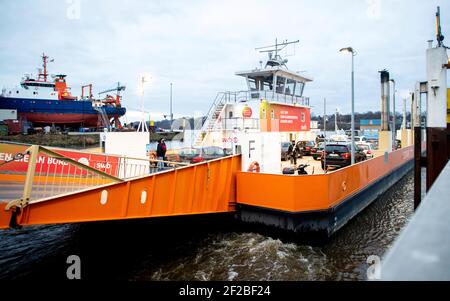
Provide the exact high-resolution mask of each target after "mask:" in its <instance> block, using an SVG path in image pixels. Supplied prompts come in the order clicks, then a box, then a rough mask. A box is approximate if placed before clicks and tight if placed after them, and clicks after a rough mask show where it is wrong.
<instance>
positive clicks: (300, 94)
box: [295, 82, 305, 96]
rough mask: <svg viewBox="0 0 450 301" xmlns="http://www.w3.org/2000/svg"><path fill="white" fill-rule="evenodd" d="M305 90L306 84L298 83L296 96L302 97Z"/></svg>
mask: <svg viewBox="0 0 450 301" xmlns="http://www.w3.org/2000/svg"><path fill="white" fill-rule="evenodd" d="M304 88H305V83H302V82H297V83H296V85H295V96H302V95H303V89H304Z"/></svg>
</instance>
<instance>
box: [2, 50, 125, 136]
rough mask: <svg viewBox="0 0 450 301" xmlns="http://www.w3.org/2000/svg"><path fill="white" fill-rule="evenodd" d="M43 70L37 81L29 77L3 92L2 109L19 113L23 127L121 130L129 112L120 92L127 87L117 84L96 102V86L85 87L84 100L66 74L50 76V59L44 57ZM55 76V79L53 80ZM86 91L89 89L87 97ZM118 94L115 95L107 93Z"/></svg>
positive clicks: (39, 71)
mask: <svg viewBox="0 0 450 301" xmlns="http://www.w3.org/2000/svg"><path fill="white" fill-rule="evenodd" d="M42 62H43V65H42V66H43V69H38V76H37V78H33V77H32V76H31V75H29V74H26V75H25V76H24V77H23V79H22V81H21V82H20V85H19V86H17V87H15V88H12V89H6V88H5V89H2V91H1V94H0V109H11V110H17V115H18V116H17V118H18V119H19V120H20V122H21V123H22V124H25V123H31V125H32V126H46V125H50V126H54V125H59V126H61V127H69V128H77V127H97V128H101V127H103V128H110V127H112V126H114V127H116V128H121V123H120V120H119V118H120V117H121V116H123V115H125V113H126V109H125V108H124V107H122V105H121V100H122V96H121V95H120V92H121V91H123V90H125V86H122V85H120V83H117V86H116V87H114V88H113V89H109V90H106V91H103V92H100V93H99V95H101V94H106V97H105V98H103V99H95V98H94V97H93V94H92V84H89V85H86V86H83V87H82V93H81V98H80V99H78V97H76V96H73V95H72V94H71V89H70V87H69V86H68V85H67V83H66V75H64V74H57V75H50V74H49V73H48V72H47V64H48V62H53V60H50V61H49V57H48V56H46V55H45V54H43V55H42ZM49 77H51V78H52V79H53V80H49ZM85 88H89V93H88V95H85V93H84V92H85ZM109 92H115V95H110V94H107V93H109Z"/></svg>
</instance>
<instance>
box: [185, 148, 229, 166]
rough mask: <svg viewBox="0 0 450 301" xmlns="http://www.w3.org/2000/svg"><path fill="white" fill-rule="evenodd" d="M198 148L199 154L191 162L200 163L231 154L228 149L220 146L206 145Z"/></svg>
mask: <svg viewBox="0 0 450 301" xmlns="http://www.w3.org/2000/svg"><path fill="white" fill-rule="evenodd" d="M197 150H198V151H199V154H198V155H197V156H195V157H193V158H192V159H191V163H200V162H204V161H209V160H214V159H218V158H222V157H226V156H229V155H230V152H229V150H228V149H224V148H222V147H218V146H206V147H202V148H198V149H197Z"/></svg>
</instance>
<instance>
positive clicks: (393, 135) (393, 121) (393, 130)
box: [390, 79, 397, 150]
mask: <svg viewBox="0 0 450 301" xmlns="http://www.w3.org/2000/svg"><path fill="white" fill-rule="evenodd" d="M390 82H392V85H393V89H394V91H393V92H392V94H393V95H392V106H393V111H394V117H393V118H392V147H393V149H394V150H395V141H396V139H395V138H396V136H397V130H396V126H395V92H396V91H395V80H394V79H390Z"/></svg>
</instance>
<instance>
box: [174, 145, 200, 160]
mask: <svg viewBox="0 0 450 301" xmlns="http://www.w3.org/2000/svg"><path fill="white" fill-rule="evenodd" d="M200 153H201V150H200V149H198V148H190V147H185V148H181V149H179V150H178V151H177V154H178V156H179V157H180V161H182V162H191V161H192V159H194V158H195V157H198V156H199V155H200Z"/></svg>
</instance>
